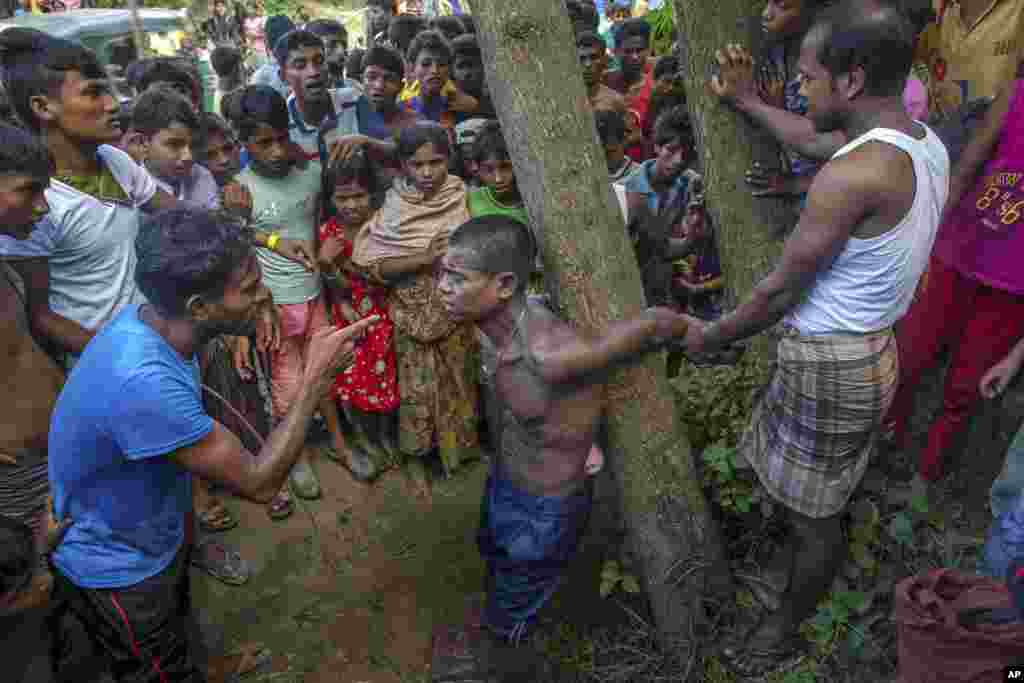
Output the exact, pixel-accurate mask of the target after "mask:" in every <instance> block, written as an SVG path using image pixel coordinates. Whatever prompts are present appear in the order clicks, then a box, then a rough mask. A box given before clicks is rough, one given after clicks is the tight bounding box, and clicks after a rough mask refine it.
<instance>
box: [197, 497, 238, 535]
mask: <svg viewBox="0 0 1024 683" xmlns="http://www.w3.org/2000/svg"><path fill="white" fill-rule="evenodd" d="M196 518H197V520H198V521H199V528H200V529H202V530H203V531H205V532H207V533H211V534H213V533H217V532H219V531H227V530H229V529H234V528H235V527H236V526H238V520H237V519H235V516H234V515H233V514H231V510H229V509H228V508H227V506H225V505H224V503H222V502H221V501H219V500H211V501H210V504H209V505H208V506H207V508H206V509H205V510H203V511H202V512H200V513H199V514H198V515H196Z"/></svg>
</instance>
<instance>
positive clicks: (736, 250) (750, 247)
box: [673, 0, 795, 361]
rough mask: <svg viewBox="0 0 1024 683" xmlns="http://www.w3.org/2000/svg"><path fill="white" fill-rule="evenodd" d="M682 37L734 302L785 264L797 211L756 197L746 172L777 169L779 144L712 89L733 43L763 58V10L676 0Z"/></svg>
mask: <svg viewBox="0 0 1024 683" xmlns="http://www.w3.org/2000/svg"><path fill="white" fill-rule="evenodd" d="M673 2H674V3H675V12H676V29H677V31H678V33H679V45H680V51H681V53H682V54H681V55H680V65H681V68H682V73H683V76H684V79H685V83H686V93H687V101H688V104H689V107H690V116H691V118H692V120H693V128H694V132H695V133H696V136H697V150H698V152H699V154H700V166H701V168H702V170H703V172H704V179H705V186H706V188H707V208H708V211H709V213H710V215H711V217H712V220H713V221H714V224H715V225H716V226H717V230H718V249H719V254H720V256H721V261H722V271H723V274H724V275H725V280H726V285H727V286H728V288H729V294H730V296H729V299H730V301H731V302H732V303H733V304H735V303H736V302H737V301H739V300H741V299H743V298H744V297H745V296H747V295H748V294H749V293H750V291H751V290H752V289H753V288H754V285H756V284H757V283H758V281H759V280H760V279H761V278H762V277H764V276H765V275H766V274H767V273H768V272H769V271H770V270H771V269H772V267H773V266H774V265H775V263H776V262H777V261H778V258H779V254H780V253H781V248H782V238H783V235H784V233H785V232H787V230H788V229H789V228H791V227H792V225H793V224H794V222H795V214H794V212H793V211H792V209H791V208H790V207H788V206H786V205H785V204H783V203H782V202H780V201H778V200H767V199H757V198H754V197H753V196H752V195H751V194H750V189H749V188H748V187H747V185H746V182H745V180H744V173H745V172H746V170H747V169H749V168H750V167H751V165H752V164H753V162H754V161H755V160H756V161H759V162H761V163H762V164H764V165H766V166H767V167H768V168H778V162H779V155H778V147H777V145H776V144H775V143H774V142H773V141H772V140H771V139H770V138H768V137H767V136H766V135H765V134H764V132H763V131H760V130H759V129H757V128H755V127H754V126H752V125H751V123H750V122H749V121H748V120H747V119H746V118H745V117H744V116H742V115H740V114H737V113H736V112H735V111H733V110H731V109H730V108H728V107H727V106H725V105H723V104H721V103H720V102H719V100H718V98H717V97H715V96H714V94H712V93H711V92H710V90H709V89H708V87H707V83H708V81H709V79H710V78H711V75H712V73H713V68H715V67H717V64H718V63H717V62H716V61H715V51H716V50H718V49H719V48H721V47H723V46H725V45H726V44H728V43H740V44H743V45H746V46H747V47H748V48H750V49H751V50H752V51H754V54H757V48H758V46H757V45H756V42H757V41H758V40H759V38H760V21H759V17H758V15H757V11H758V7H756V6H755V5H752V4H751V3H750V2H749V0H715V1H714V2H705V1H703V0H673ZM751 352H753V353H755V354H757V356H758V358H759V359H762V360H764V361H767V360H770V359H771V358H773V357H774V343H773V342H772V340H771V339H770V338H769V337H768V336H766V335H760V336H758V337H756V338H755V339H754V340H753V342H752V348H751Z"/></svg>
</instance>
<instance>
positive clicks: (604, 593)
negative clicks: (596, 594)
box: [601, 581, 618, 598]
mask: <svg viewBox="0 0 1024 683" xmlns="http://www.w3.org/2000/svg"><path fill="white" fill-rule="evenodd" d="M616 583H618V582H617V581H602V582H601V597H602V598H607V597H608V596H609V595H611V592H612V591H613V590H615V584H616Z"/></svg>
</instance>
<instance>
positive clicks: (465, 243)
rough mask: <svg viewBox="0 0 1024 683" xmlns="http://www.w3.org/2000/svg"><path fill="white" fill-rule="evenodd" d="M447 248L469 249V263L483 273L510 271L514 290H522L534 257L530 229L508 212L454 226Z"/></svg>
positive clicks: (535, 255)
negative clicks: (514, 285) (511, 216)
mask: <svg viewBox="0 0 1024 683" xmlns="http://www.w3.org/2000/svg"><path fill="white" fill-rule="evenodd" d="M448 248H449V250H451V249H465V250H466V251H468V252H470V254H471V257H470V259H469V260H470V264H469V267H470V268H472V269H473V270H479V271H482V272H485V273H494V274H497V273H514V274H515V276H516V280H517V287H516V290H517V291H519V292H523V291H525V290H526V285H527V282H528V281H529V279H530V273H531V272H533V267H534V264H535V262H536V257H537V244H536V242H535V240H534V238H533V233H531V232H530V229H529V228H528V227H526V226H525V225H523V224H522V223H521V222H519V221H518V220H516V219H514V218H510V217H509V216H502V215H490V216H477V217H476V218H472V219H470V220H469V221H467V222H465V223H463V224H462V225H460V226H459V227H457V228H456V229H455V231H454V232H453V233H452V234H451V237H450V238H449V239H448Z"/></svg>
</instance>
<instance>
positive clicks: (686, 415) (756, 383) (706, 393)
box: [673, 354, 764, 450]
mask: <svg viewBox="0 0 1024 683" xmlns="http://www.w3.org/2000/svg"><path fill="white" fill-rule="evenodd" d="M752 355H753V354H746V355H745V356H744V357H743V358H741V359H740V360H739V362H737V363H736V364H735V365H732V366H711V367H702V368H698V367H693V366H688V365H684V367H683V370H682V372H681V373H680V375H679V377H678V378H676V379H675V380H673V386H674V387H675V389H676V391H677V407H678V414H679V419H680V420H681V421H682V423H683V428H684V429H685V430H686V435H687V436H688V437H689V439H690V443H691V444H692V445H693V447H694V448H695V449H698V450H701V449H704V448H706V447H707V446H709V445H711V444H714V443H716V442H721V443H723V444H724V445H725V446H727V447H730V448H732V447H735V446H736V444H737V443H738V442H739V439H740V435H742V434H743V430H744V429H746V427H747V423H748V422H749V420H750V413H751V411H752V409H753V405H754V392H755V391H756V390H757V389H758V388H759V387H760V386H761V385H762V383H763V381H764V373H763V371H762V369H761V366H760V365H759V364H758V363H757V362H756V361H755V360H753V359H752Z"/></svg>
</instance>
